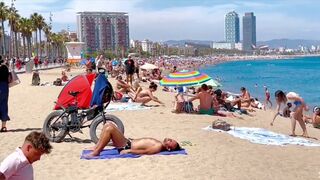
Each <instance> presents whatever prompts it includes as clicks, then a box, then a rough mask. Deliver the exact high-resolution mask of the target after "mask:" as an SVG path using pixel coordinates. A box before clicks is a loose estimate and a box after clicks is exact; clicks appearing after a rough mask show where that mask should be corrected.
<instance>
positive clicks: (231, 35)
mask: <svg viewBox="0 0 320 180" xmlns="http://www.w3.org/2000/svg"><path fill="white" fill-rule="evenodd" d="M225 38H226V42H228V43H238V42H239V41H240V31H239V16H238V14H237V13H236V12H235V11H232V12H229V13H228V14H226V17H225Z"/></svg>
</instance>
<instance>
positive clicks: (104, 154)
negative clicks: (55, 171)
mask: <svg viewBox="0 0 320 180" xmlns="http://www.w3.org/2000/svg"><path fill="white" fill-rule="evenodd" d="M90 152H91V150H83V151H82V154H81V157H80V159H87V160H92V159H115V158H139V157H141V155H137V154H119V152H118V150H117V148H113V149H104V150H103V151H101V153H100V155H99V156H96V157H92V158H86V157H84V155H86V154H88V153H90ZM178 154H180V155H187V152H186V151H185V149H182V150H179V151H162V152H160V153H158V154H155V155H178Z"/></svg>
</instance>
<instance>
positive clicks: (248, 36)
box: [242, 12, 257, 51]
mask: <svg viewBox="0 0 320 180" xmlns="http://www.w3.org/2000/svg"><path fill="white" fill-rule="evenodd" d="M242 21H243V22H242V23H243V42H242V49H243V50H244V51H251V50H253V46H254V47H255V46H256V43H257V35H256V17H255V16H254V15H253V12H250V13H245V15H244V16H243V19H242Z"/></svg>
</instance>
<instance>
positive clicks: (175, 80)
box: [160, 71, 211, 86]
mask: <svg viewBox="0 0 320 180" xmlns="http://www.w3.org/2000/svg"><path fill="white" fill-rule="evenodd" d="M209 80H211V77H210V76H208V75H207V74H205V73H200V72H199V71H188V72H175V73H170V74H169V75H168V76H166V77H164V78H162V80H161V81H160V85H161V86H198V85H200V84H203V83H206V82H208V81H209Z"/></svg>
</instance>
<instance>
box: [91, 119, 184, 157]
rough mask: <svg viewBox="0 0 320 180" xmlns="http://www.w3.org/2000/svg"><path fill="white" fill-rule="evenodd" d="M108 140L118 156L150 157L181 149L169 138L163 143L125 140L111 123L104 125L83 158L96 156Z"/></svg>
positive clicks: (141, 139) (151, 139) (146, 139)
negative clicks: (118, 152) (94, 142)
mask: <svg viewBox="0 0 320 180" xmlns="http://www.w3.org/2000/svg"><path fill="white" fill-rule="evenodd" d="M110 140H112V142H113V145H114V146H115V147H116V148H118V150H119V151H120V154H128V153H132V154H149V155H150V154H157V153H159V152H161V151H177V150H180V149H181V148H180V146H179V144H178V143H177V141H175V140H173V139H170V138H165V139H164V140H163V142H161V141H159V140H156V139H154V138H140V139H127V138H126V137H124V135H123V134H122V133H121V131H120V130H119V129H118V128H117V127H116V126H115V125H114V124H113V123H106V124H105V125H104V127H103V129H102V132H101V135H100V139H99V141H98V143H97V144H96V146H94V148H93V151H92V152H91V153H90V154H88V155H86V156H85V157H89V158H90V157H94V156H98V155H99V154H100V152H101V151H102V150H103V148H104V147H105V146H106V145H107V144H108V143H109V142H110Z"/></svg>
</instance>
